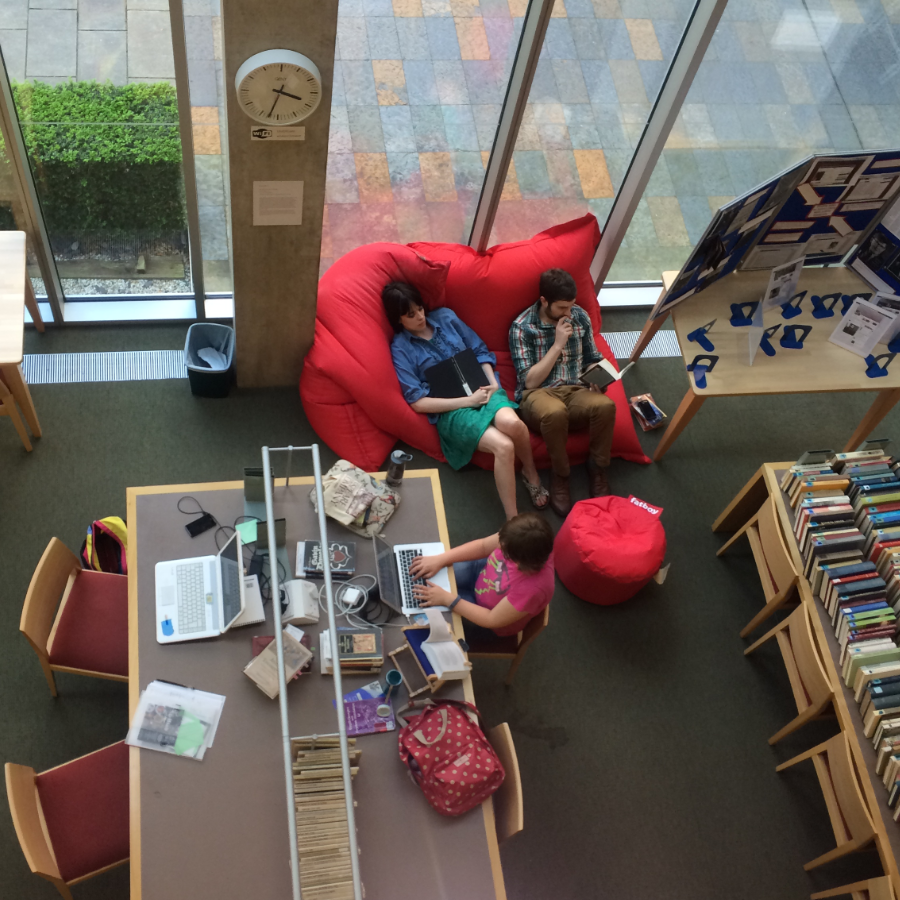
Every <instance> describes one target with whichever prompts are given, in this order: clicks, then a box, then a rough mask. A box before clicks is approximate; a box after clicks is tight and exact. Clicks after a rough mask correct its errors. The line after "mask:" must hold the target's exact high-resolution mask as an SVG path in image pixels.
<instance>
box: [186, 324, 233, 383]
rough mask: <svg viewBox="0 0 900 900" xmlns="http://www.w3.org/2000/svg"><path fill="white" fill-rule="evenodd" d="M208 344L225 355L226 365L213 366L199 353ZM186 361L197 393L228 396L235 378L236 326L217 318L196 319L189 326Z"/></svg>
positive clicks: (189, 377) (190, 378) (189, 376)
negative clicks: (204, 320) (219, 367)
mask: <svg viewBox="0 0 900 900" xmlns="http://www.w3.org/2000/svg"><path fill="white" fill-rule="evenodd" d="M205 347H211V348H212V349H213V350H218V351H219V353H221V354H222V355H223V356H224V357H225V368H224V369H213V368H211V367H210V366H209V364H208V363H207V362H206V361H205V360H203V359H201V358H200V357H199V356H198V355H197V354H198V352H199V351H200V350H203V349H204V348H205ZM184 364H185V367H186V368H187V371H188V380H189V381H190V383H191V393H192V394H194V395H195V396H197V397H227V396H228V392H229V391H230V390H231V383H232V381H234V329H233V328H230V327H229V326H228V325H217V324H216V323H215V322H195V323H194V324H193V325H191V327H190V328H188V332H187V338H186V339H185V342H184Z"/></svg>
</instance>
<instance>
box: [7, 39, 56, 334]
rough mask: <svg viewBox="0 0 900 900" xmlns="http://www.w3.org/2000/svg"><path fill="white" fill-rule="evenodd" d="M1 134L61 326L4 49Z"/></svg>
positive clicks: (51, 264) (51, 263)
mask: <svg viewBox="0 0 900 900" xmlns="http://www.w3.org/2000/svg"><path fill="white" fill-rule="evenodd" d="M0 135H2V136H3V141H4V144H5V146H6V155H7V158H8V159H9V162H10V166H11V169H12V177H13V183H14V184H15V186H16V192H17V194H18V199H19V203H20V204H21V206H22V210H23V212H24V215H25V219H26V224H27V227H28V237H29V238H30V239H31V240H30V244H31V249H32V252H33V253H34V255H35V256H36V257H37V261H38V267H39V268H40V270H41V277H42V278H43V279H44V289H45V290H46V291H47V301H48V302H49V304H50V310H51V312H52V313H53V323H54V324H55V325H61V324H62V323H63V321H64V319H63V312H64V309H65V294H64V293H63V289H62V284H61V282H60V280H59V272H57V270H56V260H55V259H54V258H53V250H52V248H51V247H50V238H49V236H48V235H47V227H46V225H45V224H44V215H43V212H42V210H41V202H40V199H39V198H38V194H37V190H36V188H35V186H34V178H33V177H32V173H31V166H30V165H29V164H28V154H27V151H26V149H25V141H24V139H23V138H22V129H21V127H20V126H19V117H18V114H17V112H16V106H15V101H14V100H13V94H12V88H11V87H10V84H9V76H8V75H7V72H6V60H5V59H4V58H3V49H2V48H0ZM25 277H26V278H27V277H28V275H27V274H26V276H25Z"/></svg>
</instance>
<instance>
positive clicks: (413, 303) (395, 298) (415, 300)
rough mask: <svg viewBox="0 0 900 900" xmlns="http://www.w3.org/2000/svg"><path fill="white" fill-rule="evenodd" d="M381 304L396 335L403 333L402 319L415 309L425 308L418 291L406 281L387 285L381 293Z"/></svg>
mask: <svg viewBox="0 0 900 900" xmlns="http://www.w3.org/2000/svg"><path fill="white" fill-rule="evenodd" d="M381 302H382V303H384V311H385V312H386V313H387V318H388V322H390V323H391V328H393V329H394V334H400V332H401V331H403V326H402V325H401V324H400V319H401V317H403V316H405V315H406V314H407V313H408V312H410V310H411V309H412V308H413V307H420V306H423V307H424V306H425V304H424V303H423V302H422V295H421V294H420V293H419V291H418V289H417V288H415V287H414V286H413V285H411V284H407V283H406V282H405V281H392V282H391V283H390V284H386V285H385V286H384V289H383V290H382V292H381Z"/></svg>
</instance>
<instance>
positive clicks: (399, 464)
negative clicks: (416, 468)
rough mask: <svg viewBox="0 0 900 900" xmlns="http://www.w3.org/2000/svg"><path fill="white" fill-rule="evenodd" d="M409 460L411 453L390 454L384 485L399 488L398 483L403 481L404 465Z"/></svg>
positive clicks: (397, 451)
mask: <svg viewBox="0 0 900 900" xmlns="http://www.w3.org/2000/svg"><path fill="white" fill-rule="evenodd" d="M411 460H412V453H404V452H403V451H402V450H395V451H394V452H393V453H392V454H391V464H390V465H389V466H388V470H387V477H386V478H385V479H384V480H385V483H386V484H388V485H390V487H400V482H401V481H403V470H404V469H405V468H406V463H408V462H410V461H411Z"/></svg>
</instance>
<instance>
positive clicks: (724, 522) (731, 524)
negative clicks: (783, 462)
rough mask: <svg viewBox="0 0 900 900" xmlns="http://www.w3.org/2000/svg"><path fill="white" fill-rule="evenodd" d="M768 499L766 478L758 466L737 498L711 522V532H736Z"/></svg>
mask: <svg viewBox="0 0 900 900" xmlns="http://www.w3.org/2000/svg"><path fill="white" fill-rule="evenodd" d="M768 498H769V489H768V487H767V486H766V476H765V472H763V468H762V466H760V467H759V468H758V469H757V470H756V473H755V474H754V476H753V477H752V478H751V479H750V480H749V481H748V482H747V483H746V484H745V485H744V486H743V487H742V488H741V489H740V491H739V492H738V494H737V496H736V497H735V498H734V500H732V501H731V503H729V504H728V506H726V507H725V509H724V511H723V512H722V514H721V515H720V516H719V518H718V519H716V521H715V522H713V527H712V530H713V531H737V530H738V529H739V528H740V527H741V526H742V525H744V524H745V523H746V522H748V521H749V520H750V517H751V516H752V515H753V514H754V513H755V512H757V511H758V510H759V508H760V507H761V506H762V505H763V503H765V502H766V500H767V499H768Z"/></svg>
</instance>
